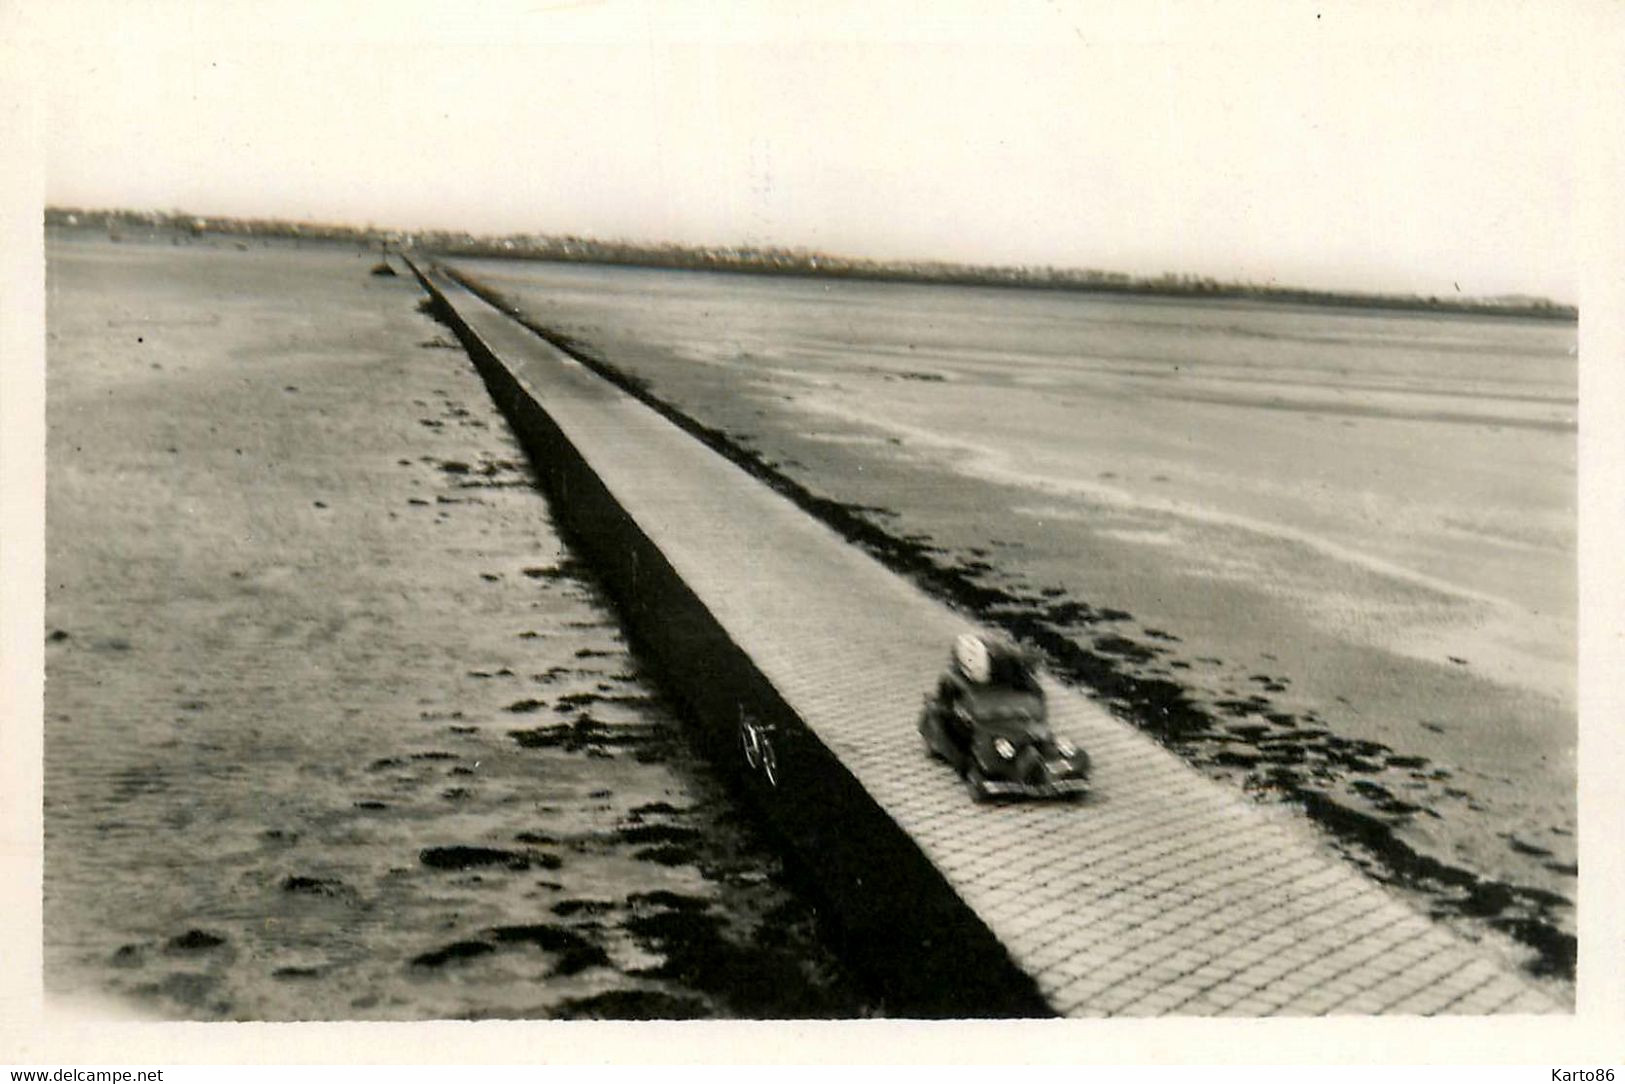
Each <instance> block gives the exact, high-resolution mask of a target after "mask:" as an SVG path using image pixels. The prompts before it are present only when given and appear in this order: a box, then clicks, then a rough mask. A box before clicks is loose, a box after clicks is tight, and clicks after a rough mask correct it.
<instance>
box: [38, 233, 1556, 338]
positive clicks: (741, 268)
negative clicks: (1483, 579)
mask: <svg viewBox="0 0 1625 1084" xmlns="http://www.w3.org/2000/svg"><path fill="white" fill-rule="evenodd" d="M45 221H46V223H47V224H48V225H53V226H78V227H81V228H90V229H98V230H100V229H105V230H106V231H107V232H108V234H109V235H110V236H113V237H115V239H116V238H117V237H118V236H120V235H122V234H123V233H125V232H138V231H148V232H164V233H170V234H172V235H178V236H182V237H202V236H204V235H206V234H215V235H222V236H228V237H275V238H284V239H296V240H319V241H336V242H347V243H355V244H362V245H368V246H374V247H379V248H384V249H388V248H396V249H400V250H403V251H406V250H416V251H423V252H426V253H431V254H435V255H442V256H467V257H481V258H500V259H521V260H549V261H555V262H568V263H593V264H618V265H623V266H633V267H651V268H672V269H679V270H688V271H726V272H739V273H746V274H776V275H800V276H816V277H820V278H847V279H869V280H875V281H883V282H914V283H929V284H953V285H965V286H1009V287H1020V288H1024V289H1043V290H1080V291H1089V292H1095V293H1122V294H1142V295H1152V296H1159V297H1224V298H1246V299H1250V300H1257V301H1271V302H1287V303H1294V304H1313V305H1331V306H1338V307H1344V308H1362V309H1399V310H1413V311H1427V312H1459V313H1474V314H1482V315H1495V316H1533V317H1542V318H1547V319H1563V320H1574V319H1576V318H1577V316H1578V311H1577V310H1576V308H1575V307H1574V306H1572V305H1562V304H1558V303H1557V302H1554V301H1551V300H1549V299H1547V298H1542V297H1529V296H1526V295H1515V296H1507V297H1489V298H1470V297H1436V296H1430V297H1420V296H1416V295H1412V294H1378V293H1351V292H1338V291H1331V290H1311V289H1304V288H1299V287H1292V286H1279V285H1274V284H1258V283H1244V282H1221V281H1219V280H1216V279H1213V278H1208V277H1202V276H1197V275H1182V274H1173V273H1169V274H1163V275H1157V276H1135V275H1127V274H1123V273H1122V272H1118V271H1100V270H1095V269H1090V268H1068V267H1049V266H1044V267H1030V266H1021V267H1012V266H994V265H987V264H963V263H948V262H942V261H936V260H914V261H880V260H866V259H858V258H854V257H850V256H837V255H830V254H828V253H823V252H811V251H808V250H806V249H800V248H779V247H773V246H767V247H762V246H754V245H677V244H645V243H638V242H631V241H604V240H599V239H596V238H590V237H575V236H562V237H561V236H553V235H545V234H514V235H509V236H505V237H483V236H476V235H474V234H470V233H465V232H460V231H448V230H422V231H402V230H386V229H380V228H377V227H374V226H371V225H368V226H350V225H340V224H331V223H313V222H289V221H286V220H283V219H261V218H224V217H219V216H213V215H208V216H204V215H193V214H189V213H187V212H185V211H124V210H81V209H78V208H63V207H52V208H47V209H46V212H45Z"/></svg>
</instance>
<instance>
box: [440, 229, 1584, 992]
mask: <svg viewBox="0 0 1625 1084" xmlns="http://www.w3.org/2000/svg"><path fill="white" fill-rule="evenodd" d="M458 266H460V267H462V268H463V269H464V270H466V271H468V272H469V273H471V274H473V275H474V276H475V277H476V278H477V279H478V280H479V281H481V282H484V283H486V284H488V285H489V286H491V287H493V288H495V289H496V290H497V291H500V292H501V293H503V294H504V295H506V296H507V297H508V298H510V299H511V300H512V301H513V303H514V304H515V305H516V306H517V307H518V309H520V310H521V311H522V312H523V313H524V314H525V315H526V316H527V317H528V318H529V319H531V320H532V321H533V322H534V323H535V324H537V325H538V326H539V327H542V328H544V329H546V330H548V331H550V332H551V333H553V334H555V335H556V336H557V337H559V338H560V339H561V341H565V342H567V343H569V344H572V345H573V347H574V348H576V349H578V350H580V351H581V352H582V353H583V354H585V355H587V356H590V357H593V358H597V359H600V360H602V361H603V362H605V363H607V364H610V365H613V366H615V367H616V368H618V369H619V370H621V371H622V372H623V373H624V374H625V375H626V377H627V378H628V379H629V380H630V381H631V382H634V383H636V384H638V385H639V386H641V387H643V388H645V389H647V392H648V393H649V394H651V395H653V396H655V397H658V398H659V399H660V400H662V401H664V402H666V403H668V404H670V405H671V406H672V407H674V408H675V409H676V410H678V411H680V412H681V413H682V414H684V415H686V416H688V417H689V418H690V419H692V420H693V422H694V423H695V424H696V425H697V426H698V427H700V428H703V429H705V430H708V431H709V434H710V436H711V438H712V439H713V440H714V441H715V442H716V443H717V445H718V446H719V447H725V448H726V449H728V450H729V452H730V454H732V455H734V456H735V457H736V458H737V459H739V460H740V461H741V462H747V463H749V464H751V465H752V466H753V467H754V468H755V469H757V470H759V471H762V472H764V474H767V475H772V476H774V477H777V478H780V479H783V480H786V481H787V482H788V483H789V484H790V485H791V486H792V487H795V488H798V489H799V490H800V492H801V493H803V494H804V495H805V497H804V499H805V500H806V501H807V503H808V505H809V506H814V507H817V508H821V509H823V510H824V512H825V513H826V514H827V516H828V517H830V518H831V519H832V520H838V521H840V522H841V523H843V524H844V525H845V528H846V529H847V530H848V533H849V537H854V538H857V539H859V540H860V541H863V542H864V543H865V544H869V545H871V548H875V549H876V550H877V552H881V554H882V556H883V557H884V558H886V559H888V560H890V561H892V562H893V563H894V566H895V567H899V568H901V569H903V570H904V571H907V572H909V573H910V574H912V575H914V576H915V577H916V578H917V579H919V580H920V581H921V582H922V583H924V584H925V585H926V586H927V587H928V588H929V589H931V590H933V591H935V592H936V593H938V594H939V595H942V596H944V597H948V598H950V599H952V600H954V601H956V602H957V603H958V604H960V605H962V606H964V607H966V608H967V609H970V610H972V611H973V612H976V613H977V614H978V615H979V616H982V617H984V618H986V619H988V620H992V621H994V622H996V623H1000V624H1003V625H1004V626H1005V627H1006V628H1008V629H1010V630H1011V631H1012V632H1014V633H1016V634H1018V635H1021V636H1023V637H1025V638H1027V639H1029V640H1032V641H1034V642H1036V643H1038V644H1039V645H1040V646H1042V647H1044V648H1045V650H1046V651H1048V652H1049V653H1050V655H1051V657H1052V659H1053V661H1054V664H1055V666H1056V668H1057V670H1058V672H1060V673H1061V674H1062V675H1063V676H1065V677H1067V678H1068V679H1069V680H1072V681H1074V682H1075V683H1076V684H1078V685H1079V686H1080V687H1081V688H1085V689H1087V690H1089V691H1091V692H1092V693H1093V694H1094V695H1095V696H1097V698H1099V699H1101V700H1102V701H1104V702H1105V703H1107V704H1108V706H1110V707H1111V708H1112V709H1113V710H1115V711H1117V712H1118V713H1119V714H1121V715H1124V716H1125V717H1128V718H1131V719H1133V720H1134V721H1135V722H1137V723H1138V724H1139V725H1141V726H1144V727H1146V728H1147V729H1150V730H1151V731H1152V732H1154V733H1156V734H1158V735H1159V737H1161V738H1162V739H1163V740H1165V741H1166V742H1168V743H1169V744H1170V745H1172V746H1174V747H1175V748H1177V749H1179V750H1180V751H1181V752H1182V753H1184V754H1185V755H1186V756H1188V757H1189V758H1190V759H1191V760H1193V761H1194V762H1196V763H1197V764H1199V765H1200V766H1202V767H1203V768H1204V769H1206V770H1208V771H1209V772H1211V773H1213V774H1214V775H1217V776H1220V777H1223V778H1226V779H1229V780H1231V781H1233V782H1234V783H1235V784H1236V785H1238V786H1241V787H1245V788H1247V789H1249V790H1251V791H1252V792H1254V793H1255V794H1256V795H1257V796H1258V797H1259V798H1260V800H1264V801H1285V802H1292V803H1297V804H1300V805H1302V807H1303V808H1304V809H1305V811H1306V812H1307V813H1308V814H1309V815H1311V816H1312V817H1313V818H1314V819H1315V820H1316V821H1317V822H1319V823H1320V824H1321V825H1322V826H1324V827H1325V828H1326V830H1327V831H1328V833H1329V834H1330V835H1331V837H1332V838H1333V840H1334V841H1335V842H1336V844H1337V845H1338V846H1339V848H1340V849H1342V850H1343V851H1344V852H1345V853H1346V854H1347V855H1348V856H1349V857H1350V858H1351V859H1353V860H1355V861H1357V862H1359V863H1360V864H1362V865H1363V866H1364V867H1365V868H1367V869H1368V870H1369V872H1371V874H1372V875H1373V876H1375V877H1378V878H1379V879H1382V880H1384V881H1386V882H1388V883H1391V884H1393V885H1394V886H1395V888H1396V890H1398V891H1401V892H1403V893H1406V894H1408V895H1409V896H1410V897H1411V898H1413V899H1414V900H1415V901H1416V903H1417V905H1418V906H1419V907H1422V908H1424V909H1426V910H1428V911H1429V912H1430V913H1433V914H1436V915H1438V916H1440V917H1442V918H1445V919H1448V920H1449V921H1451V922H1452V923H1453V924H1455V925H1457V927H1458V928H1459V929H1461V930H1462V931H1463V932H1464V933H1466V934H1467V935H1468V936H1471V937H1483V938H1490V939H1498V940H1506V941H1508V942H1509V943H1511V944H1512V945H1513V946H1514V949H1515V951H1518V952H1521V953H1522V954H1523V956H1524V958H1525V963H1526V965H1527V966H1528V967H1529V968H1530V969H1531V970H1532V971H1533V972H1535V973H1537V974H1540V975H1543V976H1545V977H1546V978H1548V979H1549V980H1551V981H1553V982H1555V983H1556V984H1558V985H1560V986H1561V985H1563V984H1565V983H1566V981H1567V980H1568V979H1569V978H1570V977H1571V976H1572V966H1573V952H1574V942H1573V932H1574V918H1573V909H1572V901H1573V898H1574V886H1575V878H1576V877H1577V875H1578V869H1577V865H1576V857H1575V847H1574V826H1575V798H1574V779H1575V774H1574V772H1575V767H1574V759H1573V758H1574V744H1575V706H1574V705H1575V691H1574V681H1575V678H1574V671H1575V604H1576V603H1575V566H1574V548H1575V541H1574V532H1575V497H1574V471H1575V434H1574V415H1575V406H1576V392H1575V380H1576V370H1575V360H1574V357H1573V354H1572V347H1573V344H1574V328H1573V325H1571V324H1565V323H1561V322H1544V321H1524V320H1501V319H1482V318H1466V317H1441V316H1422V315H1415V314H1384V313H1349V312H1346V311H1326V310H1317V309H1313V308H1307V307H1287V306H1267V305H1259V304H1250V303H1240V302H1210V303H1191V302H1185V301H1167V300H1157V299H1143V298H1103V297H1090V296H1087V295H1068V294H1059V293H1045V292H1031V291H1006V290H987V289H966V288H931V287H916V286H903V285H895V284H877V283H860V282H828V281H818V280H812V279H794V278H761V277H750V276H741V275H714V274H710V275H708V274H688V273H673V272H650V271H638V270H632V269H608V268H589V267H579V266H566V265H546V264H518V263H503V262H499V261H460V262H459V264H458ZM928 680H929V676H928V675H922V678H921V681H922V685H923V684H925V683H926V682H927V681H928Z"/></svg>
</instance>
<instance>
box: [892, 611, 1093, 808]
mask: <svg viewBox="0 0 1625 1084" xmlns="http://www.w3.org/2000/svg"><path fill="white" fill-rule="evenodd" d="M920 735H921V736H922V737H923V738H924V739H925V744H926V748H927V749H929V750H930V751H931V753H932V754H933V755H934V756H939V757H941V758H942V759H943V760H946V761H947V762H948V763H949V764H950V765H952V766H953V768H954V770H955V771H957V772H959V774H960V775H962V776H963V777H964V779H965V785H966V786H967V787H969V788H970V792H971V797H973V798H975V799H976V800H977V801H979V802H981V801H986V800H987V799H989V798H993V797H1026V798H1052V797H1061V796H1070V795H1075V794H1081V793H1083V792H1084V791H1086V790H1088V788H1089V755H1088V754H1087V753H1085V752H1084V751H1083V750H1082V749H1080V748H1078V747H1077V746H1076V745H1075V744H1073V743H1072V742H1071V741H1069V740H1068V739H1067V738H1065V737H1057V736H1056V735H1055V733H1054V732H1053V731H1051V730H1050V726H1049V721H1048V716H1047V710H1046V707H1045V702H1044V691H1043V689H1041V688H1040V687H1039V685H1038V681H1037V680H1036V679H1035V678H1034V676H1033V660H1032V659H1031V658H1030V657H1029V656H1028V655H1027V654H1025V653H1024V652H1022V651H1021V650H1020V649H1019V648H1017V647H1015V646H1014V645H1010V644H1003V643H999V642H997V641H991V640H986V639H983V638H982V637H980V636H975V635H972V634H969V633H967V634H965V635H963V636H960V637H959V638H958V639H957V640H955V641H954V648H953V652H952V656H951V660H950V662H949V666H948V671H947V672H946V673H945V674H943V676H942V680H941V681H940V682H938V684H937V691H936V693H935V695H928V696H927V697H926V698H925V709H924V710H923V711H922V712H921V713H920Z"/></svg>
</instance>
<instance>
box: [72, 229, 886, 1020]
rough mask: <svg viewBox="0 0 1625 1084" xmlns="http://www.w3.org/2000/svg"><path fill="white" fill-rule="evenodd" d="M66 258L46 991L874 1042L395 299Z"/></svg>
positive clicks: (193, 1004) (536, 507)
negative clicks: (848, 1031)
mask: <svg viewBox="0 0 1625 1084" xmlns="http://www.w3.org/2000/svg"><path fill="white" fill-rule="evenodd" d="M47 256H48V281H49V313H48V334H49V345H48V364H47V381H48V384H47V411H48V423H49V438H48V439H49V447H48V479H47V481H48V508H47V547H48V550H47V560H48V571H47V578H48V591H47V646H46V651H47V663H46V676H47V691H46V704H45V720H46V723H45V949H46V982H47V990H48V991H50V992H52V993H54V994H58V995H84V994H111V995H113V996H114V997H115V998H117V999H120V1000H121V1001H124V1002H126V1003H128V1004H129V1005H131V1006H133V1007H134V1008H135V1009H136V1010H137V1011H139V1012H143V1013H150V1014H152V1015H157V1016H162V1017H187V1018H203V1019H221V1018H224V1019H268V1020H280V1019H369V1018H389V1019H421V1018H436V1017H475V1018H478V1017H532V1016H540V1017H582V1016H607V1017H649V1016H657V1017H684V1016H751V1017H756V1016H769V1017H771V1016H826V1015H837V1016H851V1015H866V1014H870V1013H872V1012H874V1011H875V1009H874V1006H873V1005H872V1004H871V1003H870V1002H868V1001H867V1000H865V997H864V995H863V994H862V993H861V992H860V991H859V989H858V987H857V986H856V985H855V984H854V983H853V981H852V980H851V979H850V977H849V976H848V975H847V974H846V972H845V971H844V970H843V968H842V967H841V965H840V964H839V963H838V962H837V961H836V960H835V958H834V957H833V956H832V954H831V952H830V950H829V948H828V947H827V946H826V945H825V943H824V941H823V940H821V933H820V928H819V926H818V923H817V920H816V913H815V911H814V909H813V907H812V905H810V904H809V903H807V902H806V901H804V900H803V899H802V898H800V897H798V896H797V895H796V894H795V893H794V892H793V891H791V890H790V888H789V887H788V886H787V884H786V881H785V873H784V870H783V869H782V868H781V866H780V865H779V863H778V860H777V859H776V857H775V855H774V852H773V849H772V848H771V846H769V844H768V843H767V842H766V841H765V840H764V839H763V838H762V837H761V836H760V835H759V833H758V832H757V830H756V829H755V828H754V827H753V825H752V822H751V821H750V820H749V818H747V817H745V816H744V815H743V814H742V813H741V812H740V810H739V809H738V808H736V806H735V805H734V804H733V802H732V801H731V799H730V796H729V794H728V793H727V791H726V790H725V789H724V787H723V786H722V785H721V783H720V782H719V781H718V780H717V779H716V778H714V776H713V775H712V773H711V772H710V771H709V770H708V768H707V766H706V765H705V764H704V763H703V762H702V761H700V760H699V759H698V758H697V757H696V755H695V754H693V753H692V752H691V751H690V749H689V747H688V745H687V744H686V743H685V741H684V740H683V735H682V731H681V727H680V724H679V721H678V720H677V718H676V717H675V715H674V714H673V711H672V709H671V708H670V707H669V706H668V705H667V704H666V703H665V701H664V700H663V699H662V698H661V695H660V693H659V690H658V688H657V687H656V686H655V685H654V684H653V683H652V681H651V680H650V679H649V678H648V676H647V675H646V674H644V673H643V672H642V671H641V669H640V666H639V664H638V661H637V658H636V656H635V655H634V654H633V653H632V652H631V651H630V650H629V648H628V645H627V644H626V643H625V641H624V639H623V637H622V635H621V633H620V631H619V629H618V627H617V624H616V621H615V618H614V615H613V613H612V612H611V611H610V609H609V608H608V606H607V604H606V602H605V600H604V599H603V597H602V596H601V594H600V592H599V591H598V589H597V587H596V586H595V585H594V582H593V580H592V577H591V574H590V573H589V572H588V571H586V570H585V569H583V568H581V567H580V566H579V565H577V564H576V562H575V561H574V560H573V559H572V558H571V556H570V553H569V551H568V549H567V547H566V546H565V545H564V543H563V542H562V541H561V540H560V538H559V536H558V534H557V533H556V531H555V530H554V528H553V525H552V522H551V520H550V517H549V514H548V510H547V505H546V502H545V501H544V500H543V498H542V497H541V495H540V494H539V493H538V492H536V491H535V490H534V489H533V488H532V485H531V477H530V474H529V471H528V469H527V467H526V466H525V465H524V463H523V462H522V456H521V454H520V452H519V451H518V449H517V446H516V445H515V443H514V442H513V441H512V439H511V438H510V436H509V435H508V433H507V431H506V429H505V427H504V424H503V422H502V420H501V418H500V417H499V416H498V415H497V414H496V412H495V410H494V409H493V407H492V406H491V403H490V401H489V398H488V396H487V395H486V392H485V389H484V387H483V385H482V384H481V383H480V382H479V380H478V378H477V376H476V375H475V373H474V371H473V369H472V367H471V366H470V364H469V362H468V360H467V358H466V356H465V355H464V354H463V353H462V351H461V350H460V349H457V348H455V347H453V345H452V344H451V343H450V342H449V341H448V340H447V338H446V337H445V335H444V332H443V330H442V329H441V328H440V327H439V326H438V325H436V324H434V323H433V322H431V321H430V320H429V319H428V318H427V317H425V316H423V315H421V314H419V313H418V312H416V311H415V308H416V305H417V304H418V301H419V298H420V296H421V295H420V293H419V291H418V290H417V288H416V286H415V284H414V283H412V282H411V280H410V279H408V278H405V277H381V276H371V275H369V274H368V268H369V267H370V266H371V264H372V263H373V262H374V260H375V257H372V256H367V255H365V254H362V253H357V252H354V251H353V250H343V249H338V248H329V247H316V248H311V247H303V248H299V247H293V246H287V245H276V246H266V245H262V244H258V243H256V244H253V245H251V246H248V247H247V248H240V247H238V246H236V245H234V244H232V243H230V242H218V243H202V244H187V245H175V246H171V245H170V244H169V243H167V239H165V243H163V244H125V245H113V244H109V243H108V242H106V241H105V240H100V239H95V238H88V237H85V236H77V237H76V236H73V235H66V236H54V237H53V238H52V239H51V241H50V243H49V246H48V249H47Z"/></svg>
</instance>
